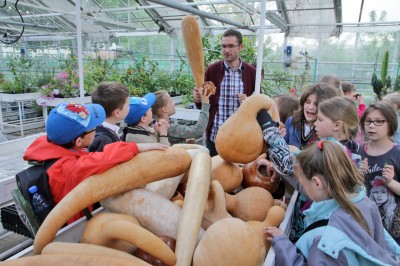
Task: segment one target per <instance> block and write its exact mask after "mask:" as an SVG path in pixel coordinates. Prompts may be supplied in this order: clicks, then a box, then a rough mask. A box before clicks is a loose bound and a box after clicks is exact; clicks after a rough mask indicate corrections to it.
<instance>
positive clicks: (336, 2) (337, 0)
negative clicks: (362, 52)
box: [333, 0, 343, 36]
mask: <svg viewBox="0 0 400 266" xmlns="http://www.w3.org/2000/svg"><path fill="white" fill-rule="evenodd" d="M333 6H334V8H335V19H336V23H342V22H343V20H342V0H333ZM336 28H337V36H339V35H340V33H342V31H343V27H342V26H337V27H336Z"/></svg>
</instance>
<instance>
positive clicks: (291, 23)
mask: <svg viewBox="0 0 400 266" xmlns="http://www.w3.org/2000/svg"><path fill="white" fill-rule="evenodd" d="M3 2H4V4H2V6H0V7H1V8H0V38H1V39H0V40H1V41H2V42H5V43H12V42H15V41H16V40H17V39H18V38H19V37H20V36H21V37H22V40H25V41H30V40H32V41H33V40H37V41H40V40H63V39H68V38H76V36H77V28H81V32H82V36H83V37H84V38H86V39H89V40H92V41H106V40H108V38H109V37H115V36H117V37H118V36H140V35H150V34H160V33H162V34H168V35H170V36H176V35H179V34H180V28H181V20H182V17H183V16H185V15H188V14H193V15H195V16H196V17H197V18H198V21H199V24H200V27H201V30H202V31H203V33H218V32H219V31H223V30H225V29H226V28H232V27H235V28H240V29H243V32H244V33H247V34H255V33H256V32H257V30H258V29H259V27H260V17H263V16H261V12H262V10H264V8H263V3H265V5H264V6H265V18H266V21H267V22H266V23H265V29H266V33H273V32H284V33H285V34H286V36H289V37H306V38H328V37H331V36H339V35H340V33H341V32H342V31H343V30H346V28H347V29H348V30H349V29H350V30H351V28H353V29H354V30H361V28H362V26H367V27H369V28H371V27H372V26H373V27H374V28H377V26H383V27H386V28H385V29H388V27H390V29H391V30H397V31H398V30H399V25H400V22H399V21H393V20H392V22H385V23H383V22H377V23H365V21H367V20H368V12H369V11H370V10H365V9H366V6H368V5H367V2H366V3H365V4H364V0H351V1H342V0H276V1H271V0H268V1H266V2H264V1H260V0H258V1H257V0H208V1H205V0H203V1H201V0H186V1H185V0H152V1H148V0H135V1H131V0H120V1H119V0H81V1H73V0H52V1H43V0H21V1H19V0H17V1H15V0H12V1H10V0H9V1H3ZM345 2H346V3H345ZM369 2H371V1H369ZM373 2H375V4H376V3H377V2H376V1H373ZM385 2H395V0H383V1H379V8H382V6H384V3H385ZM368 4H369V3H368ZM393 7H394V6H393ZM368 8H369V9H370V7H369V6H368ZM372 8H373V7H372ZM376 9H378V8H376ZM396 10H398V8H390V7H388V9H386V11H387V13H388V17H391V18H392V17H396V16H397V17H396V18H398V17H400V16H398V14H395V15H394V16H393V14H392V13H393V12H398V11H396ZM346 11H347V13H348V14H351V16H349V20H346V19H347V17H346V16H344V15H345V12H346ZM77 14H78V15H77ZM263 15H264V14H263ZM397 20H399V19H397ZM363 21H364V22H363ZM261 24H264V23H261Z"/></svg>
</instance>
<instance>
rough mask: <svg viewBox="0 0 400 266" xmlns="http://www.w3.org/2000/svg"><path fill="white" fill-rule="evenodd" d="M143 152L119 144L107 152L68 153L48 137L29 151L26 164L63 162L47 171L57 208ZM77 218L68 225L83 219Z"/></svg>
mask: <svg viewBox="0 0 400 266" xmlns="http://www.w3.org/2000/svg"><path fill="white" fill-rule="evenodd" d="M138 152H139V149H138V147H137V145H136V143H134V142H129V143H128V142H115V143H111V144H108V145H106V146H105V147H104V151H103V152H90V153H89V152H86V151H77V150H68V149H65V148H63V147H61V146H59V145H56V144H53V143H51V142H48V141H47V136H41V137H39V138H37V139H36V140H35V141H34V142H33V143H32V144H31V145H30V146H29V147H28V149H27V150H26V151H25V154H24V160H27V161H28V160H29V161H30V160H35V161H39V162H42V161H46V160H49V159H56V158H60V159H59V160H58V161H56V162H55V163H54V164H53V165H52V166H51V167H50V168H49V170H47V174H48V176H49V183H50V190H51V194H52V195H53V199H54V202H55V203H56V204H57V203H59V202H60V201H61V199H62V198H64V197H65V195H67V194H68V193H69V192H70V191H71V190H72V189H74V188H75V187H76V186H77V185H78V184H79V183H80V182H82V181H83V180H85V179H86V178H87V177H89V176H91V175H95V174H101V173H103V172H105V171H106V170H108V169H110V168H111V167H113V166H115V165H117V164H119V163H122V162H125V161H128V160H130V159H132V158H133V157H134V156H135V155H136V154H137V153H138ZM82 216H83V215H82V212H81V213H80V214H77V215H75V216H74V217H73V218H72V219H71V220H69V221H68V223H70V222H73V221H75V220H77V219H79V218H80V217H82Z"/></svg>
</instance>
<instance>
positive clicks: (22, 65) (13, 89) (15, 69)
mask: <svg viewBox="0 0 400 266" xmlns="http://www.w3.org/2000/svg"><path fill="white" fill-rule="evenodd" d="M33 65H34V62H33V61H32V60H31V59H30V58H28V57H26V56H20V57H13V58H11V59H10V60H9V61H8V62H7V66H8V68H9V69H10V72H11V74H12V75H13V81H10V82H11V83H14V84H12V85H11V83H8V84H7V86H6V85H5V86H4V87H3V92H7V93H26V92H33V91H35V88H34V87H35V86H34V82H33V78H32V76H31V74H30V73H31V68H32V66H33ZM7 90H8V91H7Z"/></svg>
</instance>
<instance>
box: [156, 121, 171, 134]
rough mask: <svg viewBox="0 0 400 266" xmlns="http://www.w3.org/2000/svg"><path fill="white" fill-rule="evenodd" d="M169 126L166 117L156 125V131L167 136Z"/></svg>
mask: <svg viewBox="0 0 400 266" xmlns="http://www.w3.org/2000/svg"><path fill="white" fill-rule="evenodd" d="M168 127H169V123H168V121H167V120H165V119H160V120H158V121H157V122H156V123H155V125H154V129H155V131H157V132H158V134H160V135H164V136H166V135H167V133H168Z"/></svg>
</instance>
